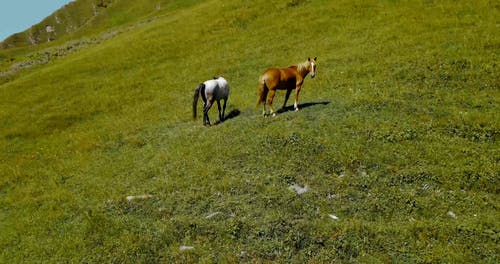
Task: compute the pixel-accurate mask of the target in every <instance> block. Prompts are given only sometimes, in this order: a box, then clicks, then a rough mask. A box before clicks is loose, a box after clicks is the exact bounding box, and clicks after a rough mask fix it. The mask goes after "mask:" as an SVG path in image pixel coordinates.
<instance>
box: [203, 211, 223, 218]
mask: <svg viewBox="0 0 500 264" xmlns="http://www.w3.org/2000/svg"><path fill="white" fill-rule="evenodd" d="M218 214H220V212H214V213H211V214H209V215H207V216H205V219H210V218H213V217H214V216H216V215H218Z"/></svg>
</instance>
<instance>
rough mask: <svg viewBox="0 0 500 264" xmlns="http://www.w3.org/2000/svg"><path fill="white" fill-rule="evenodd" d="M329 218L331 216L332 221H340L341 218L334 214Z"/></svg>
mask: <svg viewBox="0 0 500 264" xmlns="http://www.w3.org/2000/svg"><path fill="white" fill-rule="evenodd" d="M328 216H329V217H330V218H331V219H333V220H335V221H338V220H340V218H339V217H338V216H336V215H334V214H329V215H328Z"/></svg>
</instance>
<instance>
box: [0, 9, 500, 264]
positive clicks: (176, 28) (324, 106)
mask: <svg viewBox="0 0 500 264" xmlns="http://www.w3.org/2000/svg"><path fill="white" fill-rule="evenodd" d="M498 8H499V7H498V5H495V4H494V3H491V2H487V1H479V2H475V3H469V2H455V1H454V2H451V1H450V2H439V3H433V2H419V1H409V2H405V3H400V2H393V1H382V2H375V1H373V2H366V1H357V2H356V1H355V2H352V1H341V2H339V3H337V2H335V3H332V2H331V1H290V2H288V3H285V2H283V3H278V2H270V1H257V2H255V3H252V4H249V3H246V4H242V3H240V2H238V1H206V2H201V3H197V4H195V5H194V6H191V7H186V8H183V9H179V11H178V12H175V13H172V14H171V15H169V16H162V17H160V18H158V19H157V20H155V21H153V22H151V23H148V24H144V25H142V26H140V27H136V28H134V29H132V30H130V31H127V32H125V33H123V34H120V35H117V36H114V37H112V38H109V39H107V40H105V41H103V42H101V43H99V44H98V45H93V46H90V47H88V48H85V49H82V50H79V51H78V52H75V53H72V54H69V55H67V56H65V57H63V58H61V59H57V60H54V61H52V62H50V63H48V64H46V65H41V66H39V67H36V68H30V69H27V70H25V71H23V72H22V74H21V75H19V76H16V78H14V79H13V80H10V81H9V82H7V83H4V84H2V85H1V86H0V93H1V98H2V99H1V100H0V102H1V104H0V120H2V122H1V123H0V144H1V148H2V149H5V151H3V152H1V153H0V160H1V162H0V172H1V173H2V175H1V177H0V206H1V207H2V211H0V229H1V230H2V234H1V235H0V246H1V247H2V248H3V249H4V250H2V251H1V253H0V259H1V260H2V262H22V261H27V262H36V261H44V262H65V261H67V262H126V263H137V262H140V263H143V262H237V261H242V262H266V261H281V262H290V261H294V262H313V263H314V262H332V261H333V262H382V263H385V262H418V263H433V262H453V263H457V262H485V263H496V262H498V259H499V256H498V252H499V246H498V239H499V237H498V232H499V223H498V219H499V210H498V205H499V200H498V186H499V173H498V172H499V168H498V157H499V153H498V151H499V147H498V142H497V141H498V136H499V134H498V133H499V132H498V131H499V127H500V126H499V118H498V115H497V113H498V110H499V107H498V103H499V102H498V101H499V90H498V88H499V87H498V83H499V81H498V76H499V74H498V66H497V62H498V55H499V54H498V43H499V42H500V40H499V37H498V36H497V34H494V33H495V32H496V28H497V24H498V21H497V18H496V17H498ZM130 23H134V21H130ZM308 56H318V76H317V78H315V79H314V80H311V79H309V78H308V79H307V80H306V82H305V85H304V89H303V92H302V93H301V103H302V105H301V106H302V107H301V108H302V110H301V111H299V112H297V113H295V112H285V113H283V114H280V115H278V116H277V117H276V118H263V117H261V116H259V113H260V111H258V110H256V109H255V104H256V101H257V98H256V94H255V92H256V88H257V86H256V82H257V79H258V76H259V74H260V73H261V72H262V71H263V70H264V69H265V68H267V67H270V66H282V67H285V66H287V65H289V64H293V63H296V62H299V61H302V60H304V59H306V58H307V57H308ZM213 75H223V76H225V77H226V78H227V79H228V80H229V81H230V83H231V85H232V94H231V97H230V100H229V111H232V110H239V111H240V112H241V113H240V114H239V115H237V116H235V117H234V118H232V119H229V120H228V121H227V122H224V123H223V124H221V125H218V126H213V127H211V128H208V129H207V128H204V127H202V125H201V120H195V121H193V120H191V113H190V110H191V107H190V106H191V100H192V92H193V90H194V88H195V87H196V86H197V84H198V83H199V82H200V81H203V80H205V79H208V78H211V77H212V76H213ZM283 96H284V95H283V94H282V93H281V94H279V95H278V97H277V101H278V102H276V104H277V105H280V103H281V102H282V101H281V100H283ZM212 111H213V112H212V113H211V117H212V119H214V120H215V112H216V111H214V110H212ZM229 111H228V112H229ZM293 186H299V187H305V186H307V192H305V193H302V194H300V195H299V194H297V192H296V191H295V190H294V187H293ZM291 187H292V188H291ZM142 194H148V195H151V197H149V198H146V199H137V200H132V201H128V200H127V199H126V197H127V196H131V195H142ZM332 216H335V217H337V218H338V220H335V219H333V218H335V217H333V218H332ZM181 246H193V247H194V249H191V250H184V251H182V250H180V247H181Z"/></svg>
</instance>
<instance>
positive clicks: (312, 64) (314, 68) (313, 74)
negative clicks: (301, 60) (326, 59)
mask: <svg viewBox="0 0 500 264" xmlns="http://www.w3.org/2000/svg"><path fill="white" fill-rule="evenodd" d="M314 76H316V63H315V62H314V61H311V78H314Z"/></svg>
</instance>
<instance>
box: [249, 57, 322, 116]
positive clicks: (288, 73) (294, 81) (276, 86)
mask: <svg viewBox="0 0 500 264" xmlns="http://www.w3.org/2000/svg"><path fill="white" fill-rule="evenodd" d="M316 59H317V57H315V58H314V59H313V60H311V58H307V61H304V62H302V63H299V64H297V65H294V66H290V67H288V68H282V69H278V68H269V69H267V70H266V71H264V73H263V74H262V75H261V76H260V78H259V88H258V95H259V101H258V103H257V107H259V105H260V104H262V103H264V109H263V111H262V114H263V115H264V116H266V98H267V100H268V103H269V109H270V114H271V115H272V116H276V113H275V112H274V109H273V99H274V95H275V93H276V90H286V95H285V102H284V103H283V109H284V108H285V106H286V102H287V101H288V98H289V97H290V94H291V93H292V90H293V89H295V102H294V105H293V107H294V109H295V111H299V106H298V103H299V93H300V89H301V88H302V84H303V83H304V79H305V78H306V76H307V74H309V73H311V78H314V77H315V76H316Z"/></svg>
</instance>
